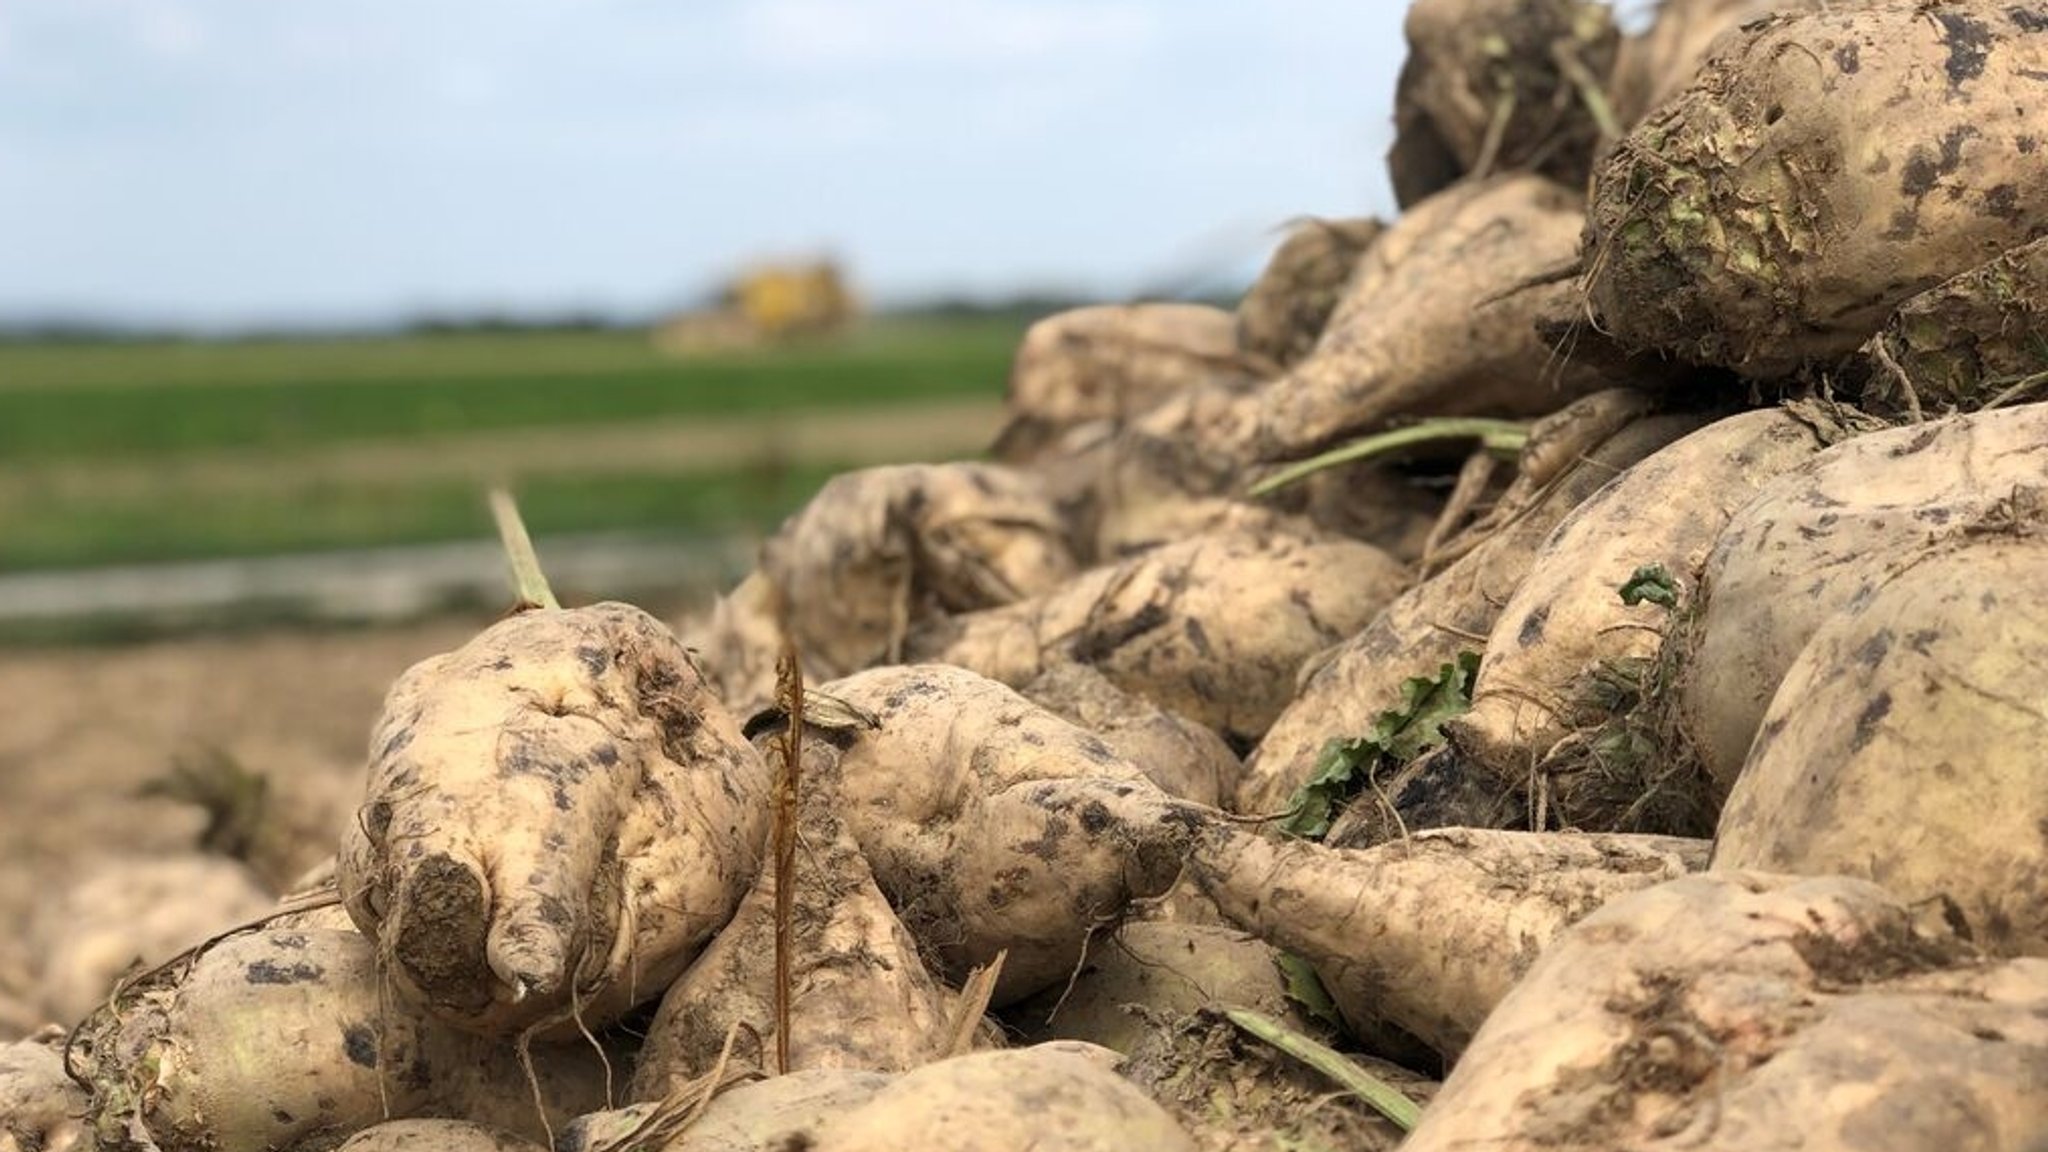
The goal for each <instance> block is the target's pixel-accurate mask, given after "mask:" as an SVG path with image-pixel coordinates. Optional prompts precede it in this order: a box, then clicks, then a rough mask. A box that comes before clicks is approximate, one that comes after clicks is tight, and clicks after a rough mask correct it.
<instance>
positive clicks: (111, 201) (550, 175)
mask: <svg viewBox="0 0 2048 1152" xmlns="http://www.w3.org/2000/svg"><path fill="white" fill-rule="evenodd" d="M1402 7H1403V6H1402V5H1400V4H1397V3H1391V2H1387V3H1382V2H1378V0H1258V2H1256V3H1255V2H1252V0H1234V2H1223V0H666V2H657V0H431V2H422V0H341V2H329V3H316V2H314V0H0V320H5V319H15V320H19V319H23V318H50V317H70V318H100V319H118V320H122V321H126V322H131V323H149V324H169V325H174V326H181V327H192V328H233V327H255V326H263V325H283V324H343V325H345V324H352V323H374V322H378V321H381V320H385V319H390V318H394V317H399V316H403V315H407V314H412V313H418V312H464V311H479V310H507V311H515V312H518V311H525V312H534V313H542V312H548V311H560V310H571V309H588V310H597V311H605V312H611V313H615V314H624V315H636V314H646V313H649V312H651V311H656V310H659V309H661V308H663V307H665V306H668V305H672V304H675V303H677V302H681V301H686V300H688V299H690V298H692V297H694V296H696V295H698V294H700V293H701V292H702V291H703V290H705V289H706V288H707V287H708V286H710V285H711V284H712V283H714V282H715V281H716V280H717V279H718V278H719V277H721V276H722V275H724V274H726V273H728V272H730V271H731V270H733V269H734V268H736V267H738V266H739V265H741V264H742V263H744V262H745V261H747V260H748V259H749V258H752V257H757V256H773V255H792V256H794V255H803V254H808V253H813V252H831V253H834V254H836V255H838V256H839V257H840V258H842V259H843V260H844V261H845V262H846V263H847V265H848V267H849V269H850V271H851V272H852V274H853V276H854V278H855V280H856V283H857V284H858V285H859V287H860V288H861V289H862V290H864V291H865V292H866V293H867V294H868V295H869V296H871V297H874V298H876V299H878V300H881V301H883V302H908V301H914V300H917V299H922V298H930V297H935V296H940V295H946V294H969V295H981V296H996V295H1001V294H1005V293H1011V292H1017V291H1028V290H1058V291H1066V292H1075V293H1083V294H1086V295H1089V296H1092V297H1099V298H1105V299H1107V298H1117V297H1120V296H1128V295H1132V294H1136V293H1140V292H1147V291H1157V290H1159V289H1160V287H1161V286H1163V285H1169V284H1174V283H1179V282H1181V281H1182V280H1185V279H1186V278H1188V277H1190V276H1193V275H1196V274H1200V273H1209V274H1211V275H1214V274H1217V273H1218V272H1219V271H1221V272H1222V274H1224V275H1226V276H1227V275H1228V274H1229V273H1230V271H1231V270H1245V271H1248V270H1250V269H1255V268H1256V264H1257V260H1258V258H1259V257H1260V256H1261V255H1262V254H1263V252H1264V251H1265V250H1266V249H1267V248H1268V247H1270V245H1271V243H1272V242H1273V240H1274V239H1275V237H1276V229H1277V228H1279V227H1280V226H1281V225H1283V224H1284V223H1285V222H1286V221H1287V220H1289V219H1290V218H1293V217H1297V216H1302V215H1323V216H1345V215H1362V214H1380V215H1386V214H1390V213H1391V212H1392V211H1393V197H1392V194H1391V192H1390V191H1389V190H1388V187H1387V183H1386V178H1385V175H1384V170H1383V155H1384V153H1385V151H1386V147H1387V145H1388V143H1389V142H1390V140H1391V127H1390V117H1391V114H1392V93H1393V87H1394V77H1395V73H1396V71H1397V70H1398V68H1399V64H1400V59H1401V56H1402V52H1403V45H1402V41H1401V37H1400V21H1401V9H1402Z"/></svg>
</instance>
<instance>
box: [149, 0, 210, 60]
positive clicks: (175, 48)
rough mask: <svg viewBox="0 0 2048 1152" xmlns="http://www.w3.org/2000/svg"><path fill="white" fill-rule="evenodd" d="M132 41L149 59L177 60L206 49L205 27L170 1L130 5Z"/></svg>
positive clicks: (190, 11) (184, 7) (156, 0)
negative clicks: (153, 57)
mask: <svg viewBox="0 0 2048 1152" xmlns="http://www.w3.org/2000/svg"><path fill="white" fill-rule="evenodd" d="M131 13H132V15H131V19H133V21H134V23H133V25H132V27H133V29H134V35H135V42H136V44H138V45H140V46H141V48H142V50H143V51H144V52H146V53H148V54H149V55H151V56H155V57H158V58H161V59H165V60H181V59H184V58H186V57H189V56H195V55H197V54H198V53H199V52H201V51H202V50H204V49H205V47H206V40H207V35H206V26H205V25H204V24H203V23H201V22H200V19H199V16H198V14H197V13H195V12H193V11H192V10H191V9H190V8H188V7H186V6H185V5H183V4H179V3H176V2H174V0H144V2H142V3H138V4H134V5H132V6H131Z"/></svg>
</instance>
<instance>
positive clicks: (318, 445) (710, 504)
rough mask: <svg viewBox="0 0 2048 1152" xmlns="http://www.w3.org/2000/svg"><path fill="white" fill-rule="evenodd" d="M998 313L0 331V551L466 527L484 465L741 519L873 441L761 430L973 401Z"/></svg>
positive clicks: (229, 542) (614, 506)
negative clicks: (711, 341)
mask: <svg viewBox="0 0 2048 1152" xmlns="http://www.w3.org/2000/svg"><path fill="white" fill-rule="evenodd" d="M1020 330H1021V329H1020V325H1018V324H1017V323H1008V322H988V321H963V322H948V323H939V322H909V321H897V322H883V323H877V324H875V325H872V326H870V327H869V328H868V329H866V330H864V331H863V332H861V333H859V334H858V335H855V336H850V337H847V338H845V339H843V340H839V341H834V342H830V343H818V344H810V345H798V346H792V347H786V348H777V349H770V350H762V351H757V352H749V353H728V354H721V355H718V356H710V357H698V358H691V359H687V360H678V359H672V358H668V357H664V356H662V355H661V354H659V353H657V352H656V351H654V350H653V349H652V348H651V347H650V346H649V345H648V343H647V341H646V340H645V338H644V337H642V336H641V335H639V334H637V333H611V332H601V333H573V334H560V333H542V334H520V333H510V334H491V335H468V334H463V335H439V336H425V337H405V338H377V339H371V338H364V339H331V340H317V341H311V340H309V341H279V340H263V341H246V342H229V343H198V342H194V343H134V344H68V343H51V344H29V343H14V344H0V461H4V462H5V464H4V467H0V571H21V570H26V569H38V568H42V569H47V568H53V567H72V566H89V565H97V564H109V563H133V562H147V561H156V560H172V559H193V558H202V557H217V556H235V555H252V554H263V553H272V552H285V551H302V550H317V549H325V548H340V547H362V546H374V545H379V544H398V543H417V542H426V541H435V540H447V539H458V538H468V537H475V536H479V535H484V534H487V533H488V521H487V518H486V517H485V516H484V514H483V512H482V508H481V503H480V500H479V495H478V494H479V492H480V490H481V489H482V488H483V487H484V486H485V484H486V483H489V482H496V481H503V482H509V483H511V484H512V485H513V486H514V487H515V489H516V490H517V491H518V492H519V494H520V498H521V502H522V505H523V507H524V509H525V511H526V514H527V517H528V519H529V521H530V523H531V525H532V527H533V529H534V531H535V532H536V533H540V534H554V533H565V532H576V531H597V530H636V531H658V532H665V533H675V534H703V533H719V532H730V531H758V530H760V529H762V528H764V527H766V526H770V525H772V524H773V523H774V522H775V521H776V520H777V519H779V518H780V517H781V516H782V515H784V514H786V513H787V512H788V511H789V510H790V509H792V508H794V507H795V506H797V505H798V504H800V503H801V502H802V501H803V500H804V499H805V498H806V497H807V496H808V495H809V494H810V493H811V492H812V491H814V490H815V488H816V486H817V484H818V483H819V482H821V481H822V480H823V479H824V478H825V477H826V476H828V475H830V474H831V473H832V472H833V471H835V470H837V468H838V466H839V465H840V464H842V463H843V462H844V461H845V460H849V459H875V458H878V455H886V454H887V453H888V452H889V451H890V448H888V447H877V446H876V445H873V444H866V445H863V444H861V443H858V442H852V441H851V440H849V442H846V443H844V444H835V443H832V442H831V438H830V437H826V440H827V443H826V444H825V445H824V446H823V447H820V446H819V445H818V444H816V443H811V446H810V447H808V448H805V449H802V450H797V449H790V450H783V449H782V448H781V447H780V446H779V444H778V443H777V441H776V439H775V438H776V437H777V436H778V435H780V432H779V430H780V429H782V428H784V427H785V426H788V425H792V424H795V423H801V422H804V421H808V422H810V423H811V424H812V425H819V424H823V425H825V426H826V427H827V429H830V428H831V427H833V426H835V423H836V422H838V421H842V420H843V421H845V422H846V427H847V428H848V433H847V436H848V437H849V438H853V439H857V438H858V437H859V435H861V433H860V432H859V431H858V427H859V426H863V425H860V422H859V421H858V420H857V419H856V418H857V417H859V416H861V415H862V414H866V416H868V417H869V419H868V420H867V425H865V426H872V425H874V424H875V422H876V420H875V418H878V417H879V418H883V419H884V421H885V424H886V422H887V421H891V420H894V418H895V416H894V414H896V413H899V412H910V411H921V410H926V409H929V408H931V407H932V406H934V405H939V406H945V405H951V408H949V409H948V411H953V410H959V409H960V408H961V406H962V405H963V404H965V405H967V406H968V409H967V410H968V411H970V412H972V411H978V409H975V408H973V405H975V404H977V403H985V404H987V405H989V406H991V408H992V406H993V404H994V402H995V401H996V400H997V398H999V397H1000V395H1001V390H1002V381H1003V377H1004V374H1005V372H1006V371H1007V367H1008V361H1009V356H1010V352H1011V350H1012V349H1013V348H1014V346H1015V342H1016V340H1017V337H1018V335H1019V334H1020ZM967 431H971V432H978V431H979V429H978V428H976V429H969V430H967ZM818 439H819V437H817V436H815V435H814V436H812V437H811V440H812V441H816V440H818ZM742 443H744V444H745V445H747V446H746V447H740V446H739V445H741V444H742ZM691 444H696V445H697V446H698V448H699V449H700V450H698V451H691V450H689V445H691ZM678 446H680V447H678ZM840 447H843V448H844V449H845V452H844V454H841V453H840V452H839V451H837V449H838V448H840ZM903 447H904V449H905V450H906V451H912V452H913V453H914V449H915V448H916V447H917V446H916V445H903Z"/></svg>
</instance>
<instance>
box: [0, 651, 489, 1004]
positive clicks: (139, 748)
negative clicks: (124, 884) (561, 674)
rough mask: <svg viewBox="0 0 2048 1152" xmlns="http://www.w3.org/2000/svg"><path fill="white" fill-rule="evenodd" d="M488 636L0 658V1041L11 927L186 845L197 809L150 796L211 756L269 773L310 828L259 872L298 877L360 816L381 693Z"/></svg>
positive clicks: (21, 949)
mask: <svg viewBox="0 0 2048 1152" xmlns="http://www.w3.org/2000/svg"><path fill="white" fill-rule="evenodd" d="M482 623H483V621H479V620H441V621H435V622H432V623H427V624H420V625H414V626H410V627H405V628H394V629H377V630H364V631H351V632H330V633H294V632H275V633H267V634H253V635H246V636H241V637H209V638H200V639H185V640H176V641H166V642H162V643H155V644H147V645H141V646H136V647H129V648H105V649H71V650H51V651H13V652H6V651H0V700H4V701H5V702H6V704H5V709H4V711H0V717H4V719H0V924H12V925H16V926H18V927H17V931H15V932H11V933H4V934H0V1036H4V1035H6V1034H7V1033H8V1031H9V1025H10V1024H12V1025H13V1026H14V1028H15V1029H19V1028H20V1027H21V1026H22V1024H23V1023H24V1022H23V1021H21V1020H20V1019H18V1018H17V1019H15V1020H10V1019H9V1018H8V1017H9V1015H10V1013H9V1011H8V1010H7V1004H6V1001H7V999H8V997H9V994H10V993H13V995H14V997H15V999H16V1001H17V1004H16V1007H15V1009H14V1011H13V1014H14V1015H16V1016H17V1017H18V1016H19V1015H20V1013H21V1006H20V1004H19V1001H20V1000H22V999H26V997H25V995H24V993H25V992H26V988H25V987H24V985H25V983H26V982H27V979H28V972H29V963H30V958H31V957H30V953H31V950H32V949H33V943H32V941H29V940H28V939H26V938H25V933H24V932H23V931H21V930H20V928H19V926H24V925H27V924H28V923H29V922H30V920H31V919H32V917H33V913H34V911H35V909H36V907H37V905H38V903H39V902H42V901H48V900H52V899H54V898H55V897H56V895H57V894H58V893H59V892H61V891H62V890H63V888H64V886H65V884H66V882H67V880H68V879H70V878H72V877H76V876H78V875H80V874H81V873H82V872H83V871H85V870H86V869H87V868H89V867H90V865H91V864H92V863H93V862H94V861H95V860H98V859H101V858H104V857H107V856H114V855H122V854H137V853H140V854H156V853H163V852H171V851H178V850H183V849H188V848H191V847H192V846H193V845H194V844H195V842H196V840H197V838H198V835H199V832H200V830H201V827H202V825H203V823H204V819H203V817H202V816H201V814H200V813H199V811H198V810H197V809H195V808H192V807H190V806H187V805H181V804H177V803H173V802H171V801H168V800H162V799H147V798H143V797H140V796H138V795H137V792H138V790H139V789H140V788H141V787H142V785H143V784H145V783H146V782H148V781H149V780H151V779H152V778H155V777H158V776H161V775H162V774H163V773H164V772H165V771H166V770H167V769H168V768H169V767H170V766H171V764H172V761H173V760H174V759H175V758H177V757H180V756H188V757H189V756H192V755H194V754H196V753H198V752H200V751H202V750H204V749H208V748H217V749H219V750H221V751H223V752H225V753H227V754H228V755H229V756H231V757H233V758H234V759H235V760H236V761H238V762H239V763H241V764H242V765H243V766H245V767H247V768H249V769H251V770H256V771H261V772H264V773H266V774H268V775H269V776H270V778H271V780H272V781H273V785H272V786H273V790H274V793H275V795H276V799H277V801H278V804H279V808H280V812H279V815H280V817H281V818H284V819H287V820H289V821H290V822H291V823H292V824H293V825H294V826H299V827H303V828H304V829H306V830H307V831H306V832H305V834H303V835H298V836H295V837H293V838H292V840H291V842H289V843H288V844H287V846H285V847H284V848H282V849H280V850H276V851H275V852H274V853H273V856H274V858H273V859H270V860H268V861H266V862H265V867H264V869H263V870H264V871H266V872H267V873H269V874H270V875H271V877H272V878H273V879H275V878H276V877H277V876H281V875H284V874H286V873H287V872H290V871H294V870H302V869H303V868H305V867H307V866H309V865H311V864H313V863H316V862H318V861H319V860H321V859H322V858H324V857H325V856H326V855H327V854H329V853H330V852H331V851H332V845H333V842H334V839H335V837H336V836H337V835H338V833H339V829H340V828H341V827H343V826H344V825H343V824H342V823H341V822H342V821H345V820H347V819H348V818H349V814H350V813H351V812H352V811H353V809H354V805H355V803H356V795H357V790H358V788H359V784H358V776H357V774H358V773H359V772H360V771H361V769H362V763H363V755H364V745H365V744H366V742H367V741H368V738H369V730H370V723H371V721H372V719H373V718H374V717H375V715H376V710H377V707H378V705H379V703H380V702H381V700H382V699H383V694H384V690H385V688H386V686H388V685H389V684H390V682H391V681H392V679H393V678H395V677H396V676H397V675H398V674H399V673H400V672H401V671H403V670H404V669H405V668H406V666H407V665H409V664H411V663H413V662H414V661H416V660H418V659H420V658H422V657H424V656H428V655H431V654H433V653H435V652H439V651H445V650H446V649H448V648H450V647H453V646H454V645H456V644H459V643H461V642H462V641H463V640H464V639H466V638H467V637H468V636H469V635H470V634H472V633H473V632H474V631H475V630H476V628H477V627H479V626H480V625H481V624H482ZM319 828H325V829H328V830H329V831H328V832H327V833H326V834H325V835H324V836H323V835H321V834H319V833H318V832H316V831H313V830H314V829H319ZM67 1023H68V1022H67Z"/></svg>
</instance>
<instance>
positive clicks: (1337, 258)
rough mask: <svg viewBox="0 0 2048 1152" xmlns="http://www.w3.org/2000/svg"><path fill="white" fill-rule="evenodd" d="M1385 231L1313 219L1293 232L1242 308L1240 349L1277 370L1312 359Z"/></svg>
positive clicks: (1366, 222) (1363, 223)
mask: <svg viewBox="0 0 2048 1152" xmlns="http://www.w3.org/2000/svg"><path fill="white" fill-rule="evenodd" d="M1384 227H1385V226H1384V225H1382V224H1381V223H1380V222H1379V221H1377V220H1373V219H1356V220H1316V219H1309V220H1303V221H1301V222H1300V223H1298V224H1295V225H1294V226H1293V227H1291V228H1289V229H1288V231H1287V236H1286V238H1285V239H1283V240H1281V241H1280V244H1279V246H1278V247H1277V248H1275V249H1274V250H1273V255H1272V256H1271V257H1269V258H1268V259H1267V260H1266V267H1265V269H1264V270H1263V271H1261V272H1260V273H1259V278H1258V279H1257V280H1255V281H1253V282H1252V286H1251V287H1250V288H1249V289H1247V290H1246V292H1245V294H1244V299H1242V300H1239V301H1238V303H1237V346H1238V347H1239V348H1241V349H1243V350H1244V351H1245V352H1246V353H1248V354H1250V355H1252V356H1256V357H1259V358H1260V359H1261V360H1264V361H1266V362H1267V363H1270V364H1271V365H1272V366H1273V367H1274V369H1276V370H1277V369H1281V368H1286V367H1287V366H1289V365H1291V364H1293V363H1294V362H1295V361H1296V360H1299V359H1301V358H1302V357H1303V356H1305V355H1307V354H1308V352H1309V350H1310V349H1311V348H1314V347H1315V343H1316V340H1317V338H1318V337H1320V336H1321V335H1322V334H1323V325H1324V324H1325V323H1327V322H1328V321H1329V319H1330V313H1331V311H1332V310H1334V309H1335V308H1336V307H1337V298H1338V297H1339V296H1340V295H1341V294H1342V293H1343V290H1344V285H1345V283H1346V282H1348V281H1349V280H1350V279H1351V270H1352V269H1353V268H1355V267H1357V265H1358V258H1359V256H1360V255H1361V254H1363V253H1364V252H1365V250H1366V249H1368V248H1370V247H1372V242H1373V241H1374V240H1376V239H1378V238H1379V234H1380V232H1381V231H1382V230H1383V229H1384Z"/></svg>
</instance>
